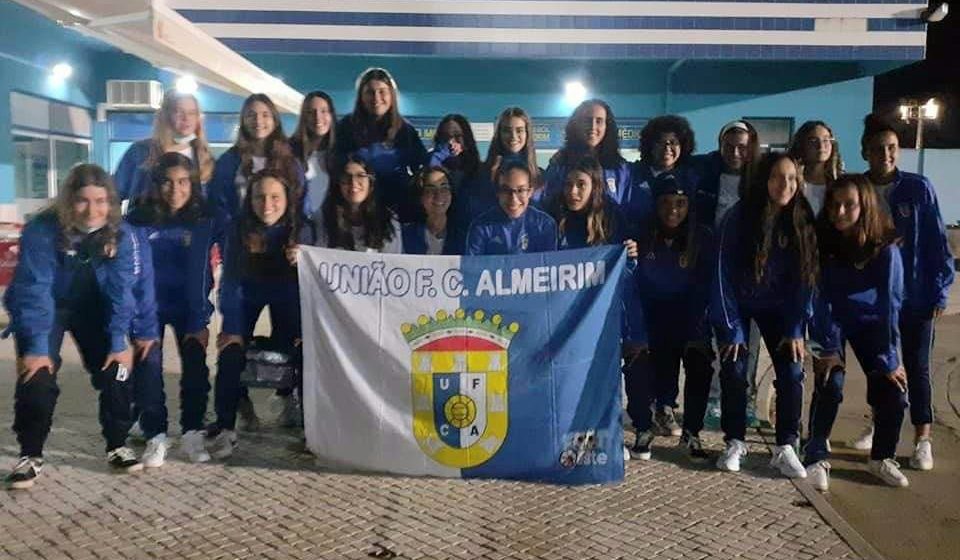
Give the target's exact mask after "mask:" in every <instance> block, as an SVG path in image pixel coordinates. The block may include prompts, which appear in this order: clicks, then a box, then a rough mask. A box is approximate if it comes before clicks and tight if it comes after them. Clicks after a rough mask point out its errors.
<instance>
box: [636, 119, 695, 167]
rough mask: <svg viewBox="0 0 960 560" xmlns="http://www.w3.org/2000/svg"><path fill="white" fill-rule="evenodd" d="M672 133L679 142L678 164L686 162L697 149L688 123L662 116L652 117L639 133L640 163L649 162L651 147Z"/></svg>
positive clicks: (651, 154)
mask: <svg viewBox="0 0 960 560" xmlns="http://www.w3.org/2000/svg"><path fill="white" fill-rule="evenodd" d="M670 132H672V133H674V134H676V135H677V140H679V141H680V159H679V160H678V163H684V162H686V160H687V158H689V157H690V155H691V154H693V152H694V151H695V150H696V149H697V141H696V138H695V136H694V134H693V129H692V128H690V122H689V121H688V120H687V119H685V118H683V117H681V116H678V115H663V116H660V117H654V118H652V119H650V121H649V122H647V124H646V125H644V127H643V129H642V130H641V131H640V145H639V148H640V161H647V162H649V161H650V159H652V158H653V147H654V145H655V144H656V143H657V142H658V141H659V140H660V137H661V136H663V135H664V134H668V133H670Z"/></svg>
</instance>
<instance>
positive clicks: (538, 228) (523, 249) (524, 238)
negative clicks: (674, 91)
mask: <svg viewBox="0 0 960 560" xmlns="http://www.w3.org/2000/svg"><path fill="white" fill-rule="evenodd" d="M534 180H535V177H534V176H532V175H531V172H530V168H529V167H528V166H527V165H526V164H524V163H522V162H508V163H506V164H503V165H500V166H499V167H498V168H497V176H496V182H497V185H499V187H498V188H497V203H498V204H497V206H496V207H494V208H491V209H489V210H487V211H485V212H483V213H481V214H480V215H479V216H477V218H476V219H475V220H473V223H471V224H470V229H469V230H468V232H467V247H466V253H465V254H467V255H515V254H520V253H540V252H546V251H556V250H557V223H556V222H555V221H554V220H553V218H551V217H550V215H549V214H547V213H546V212H543V211H542V210H539V209H537V208H536V207H534V206H531V205H530V200H531V198H532V196H533V186H532V183H533V181H534Z"/></svg>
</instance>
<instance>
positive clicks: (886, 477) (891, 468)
mask: <svg viewBox="0 0 960 560" xmlns="http://www.w3.org/2000/svg"><path fill="white" fill-rule="evenodd" d="M867 469H868V470H869V471H870V472H871V473H872V474H873V475H874V476H876V477H877V478H879V479H880V480H882V481H884V482H885V483H887V484H888V485H890V486H896V487H898V488H906V487H907V486H910V481H909V480H907V477H905V476H903V473H902V472H900V463H898V462H896V461H894V460H893V459H883V460H878V459H870V462H869V463H867Z"/></svg>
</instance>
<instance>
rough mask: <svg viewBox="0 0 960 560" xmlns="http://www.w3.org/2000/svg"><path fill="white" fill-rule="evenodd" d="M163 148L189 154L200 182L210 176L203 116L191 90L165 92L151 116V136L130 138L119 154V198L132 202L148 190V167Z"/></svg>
mask: <svg viewBox="0 0 960 560" xmlns="http://www.w3.org/2000/svg"><path fill="white" fill-rule="evenodd" d="M167 152H176V153H179V154H182V155H184V156H186V157H188V158H190V161H191V163H192V165H193V167H195V168H196V169H197V171H198V173H199V175H200V182H201V183H202V184H206V183H207V182H208V181H210V179H211V178H212V177H213V168H214V160H213V156H212V155H211V154H210V148H209V146H208V145H207V138H206V136H205V135H204V133H203V116H202V115H201V113H200V105H199V104H198V103H197V98H196V97H194V96H193V95H191V94H184V93H178V92H177V91H175V90H170V91H168V92H166V93H165V94H164V96H163V102H162V103H161V105H160V109H158V110H157V113H156V115H155V116H154V120H153V137H152V138H148V139H146V140H140V141H139V142H134V144H133V145H131V146H130V148H128V149H127V151H126V153H124V154H123V158H121V160H120V163H119V164H118V165H117V171H116V173H115V174H114V183H115V184H116V186H117V194H118V195H119V196H120V200H130V201H134V202H135V201H136V200H137V198H139V197H140V195H141V194H143V193H145V192H146V191H147V190H149V188H150V170H151V169H153V167H154V166H155V165H156V164H157V161H159V159H160V156H162V155H163V154H165V153H167Z"/></svg>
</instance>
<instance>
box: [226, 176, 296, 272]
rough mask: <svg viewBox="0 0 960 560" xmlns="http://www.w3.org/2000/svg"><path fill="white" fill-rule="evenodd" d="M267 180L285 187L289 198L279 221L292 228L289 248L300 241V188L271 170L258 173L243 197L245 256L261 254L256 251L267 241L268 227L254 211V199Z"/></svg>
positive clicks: (241, 213)
mask: <svg viewBox="0 0 960 560" xmlns="http://www.w3.org/2000/svg"><path fill="white" fill-rule="evenodd" d="M266 179H273V180H275V181H277V182H279V183H280V184H281V185H283V193H284V194H285V195H286V197H287V208H286V211H284V213H283V216H281V217H280V219H279V220H278V221H277V223H278V224H284V225H286V226H288V227H289V228H290V234H289V237H288V241H287V246H288V247H292V246H294V245H297V244H298V243H299V241H300V227H301V225H302V221H303V220H302V218H301V216H300V211H299V205H298V204H297V198H296V197H297V192H298V190H299V189H298V188H297V187H296V185H295V184H293V183H291V182H290V180H289V179H288V178H287V176H286V175H284V174H283V173H277V172H276V171H274V170H271V169H264V170H262V171H258V172H256V173H254V174H253V176H252V177H250V180H249V181H248V183H247V194H246V196H244V197H243V206H242V208H241V210H240V223H239V231H240V240H241V244H242V246H243V248H244V254H249V253H254V252H259V251H257V250H256V249H257V248H258V247H263V242H264V239H265V234H264V232H265V231H266V226H265V225H264V224H263V222H262V221H260V217H259V216H257V213H256V212H255V211H254V210H253V197H254V196H255V193H256V191H257V189H258V188H259V187H260V185H261V184H263V181H265V180H266Z"/></svg>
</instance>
